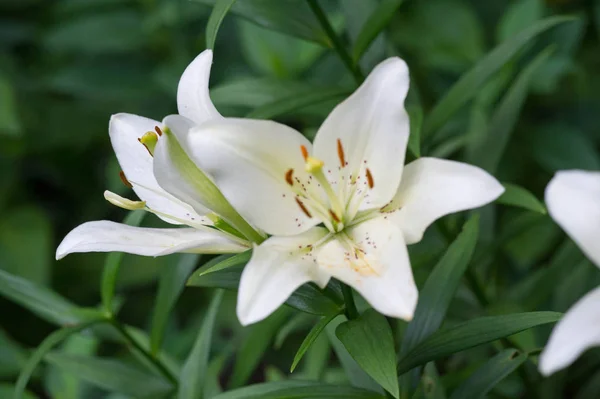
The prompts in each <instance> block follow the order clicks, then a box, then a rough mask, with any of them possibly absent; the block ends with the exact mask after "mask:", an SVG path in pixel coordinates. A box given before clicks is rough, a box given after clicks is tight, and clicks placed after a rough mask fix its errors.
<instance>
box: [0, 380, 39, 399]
mask: <svg viewBox="0 0 600 399" xmlns="http://www.w3.org/2000/svg"><path fill="white" fill-rule="evenodd" d="M16 389H17V388H16V387H15V386H13V385H11V384H7V383H0V398H6V399H11V398H14V397H15V391H16ZM21 398H23V399H38V397H37V396H35V395H34V394H32V393H31V392H28V391H25V392H23V393H22V394H21Z"/></svg>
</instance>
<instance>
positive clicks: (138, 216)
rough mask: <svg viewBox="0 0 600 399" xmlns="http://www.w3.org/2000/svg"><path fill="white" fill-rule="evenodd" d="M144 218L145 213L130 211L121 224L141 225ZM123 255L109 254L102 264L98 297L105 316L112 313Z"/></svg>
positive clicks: (117, 253)
mask: <svg viewBox="0 0 600 399" xmlns="http://www.w3.org/2000/svg"><path fill="white" fill-rule="evenodd" d="M144 216H146V211H143V210H139V211H131V212H129V213H128V214H127V216H126V217H125V219H124V220H123V223H125V224H127V225H129V226H139V225H140V224H141V223H142V220H144ZM123 255H124V254H123V253H122V252H111V253H109V254H108V255H107V256H106V261H105V262H104V270H103V272H102V285H101V288H100V291H101V292H100V295H101V296H102V305H103V307H104V311H105V312H106V313H107V314H112V312H113V299H114V296H115V287H116V285H117V275H118V274H119V269H120V268H121V262H122V260H123Z"/></svg>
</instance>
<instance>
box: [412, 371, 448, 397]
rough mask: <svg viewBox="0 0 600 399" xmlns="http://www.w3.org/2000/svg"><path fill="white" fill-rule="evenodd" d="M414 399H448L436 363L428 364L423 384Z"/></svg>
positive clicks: (422, 378) (422, 379)
mask: <svg viewBox="0 0 600 399" xmlns="http://www.w3.org/2000/svg"><path fill="white" fill-rule="evenodd" d="M413 399H446V392H445V391H444V384H443V383H442V381H441V380H440V375H439V373H438V371H437V368H436V367H435V363H433V362H431V363H427V364H426V365H425V368H424V370H423V375H422V376H421V383H420V384H419V388H418V389H417V392H416V393H415V394H414V395H413Z"/></svg>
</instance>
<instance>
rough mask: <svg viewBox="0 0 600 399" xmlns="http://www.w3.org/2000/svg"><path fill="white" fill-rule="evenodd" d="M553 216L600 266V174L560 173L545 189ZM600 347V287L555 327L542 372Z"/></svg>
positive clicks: (542, 361)
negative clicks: (590, 349)
mask: <svg viewBox="0 0 600 399" xmlns="http://www.w3.org/2000/svg"><path fill="white" fill-rule="evenodd" d="M546 204H547V206H548V212H549V213H550V216H551V217H552V218H553V219H554V220H555V221H556V223H558V225H559V226H560V227H562V228H563V230H564V231H565V232H566V233H567V234H568V235H569V237H571V238H572V239H573V241H575V242H576V243H577V245H579V247H580V248H581V250H582V251H583V252H584V253H585V255H586V256H587V257H588V258H589V259H590V260H591V261H592V262H593V263H594V264H595V265H596V266H599V267H600V245H598V240H599V239H600V173H599V172H586V171H580V170H571V171H561V172H558V173H557V174H556V176H555V177H554V178H553V179H552V181H550V183H549V184H548V187H547V188H546ZM598 345H600V287H598V288H596V289H594V290H592V291H591V292H590V293H588V294H587V295H585V296H584V297H583V298H581V299H580V300H579V301H578V302H577V303H576V304H575V305H573V307H571V309H569V311H568V312H567V313H566V314H565V316H564V317H563V319H562V320H561V321H560V322H559V323H558V324H557V325H556V327H555V328H554V330H553V331H552V335H551V336H550V340H549V341H548V344H547V345H546V348H545V349H544V351H543V352H542V354H541V356H540V364H539V367H540V371H541V373H542V374H544V375H550V374H552V373H554V372H556V371H558V370H560V369H563V368H565V367H567V366H569V365H570V364H571V363H573V362H574V361H575V360H576V359H577V358H578V357H579V355H581V354H582V353H583V352H584V351H585V350H587V349H588V348H591V347H593V346H598Z"/></svg>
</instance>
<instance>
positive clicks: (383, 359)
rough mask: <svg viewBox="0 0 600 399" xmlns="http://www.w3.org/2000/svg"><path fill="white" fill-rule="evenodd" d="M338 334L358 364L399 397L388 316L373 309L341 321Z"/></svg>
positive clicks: (394, 355)
mask: <svg viewBox="0 0 600 399" xmlns="http://www.w3.org/2000/svg"><path fill="white" fill-rule="evenodd" d="M336 335H337V337H338V338H339V339H340V341H342V343H343V344H344V346H345V347H346V349H347V350H348V353H350V355H351V356H352V358H353V359H354V360H356V363H358V364H359V365H360V367H361V368H362V369H363V370H364V371H366V372H367V374H369V375H370V376H371V377H372V378H373V379H374V380H375V381H377V383H378V384H380V385H381V386H382V387H383V388H384V389H385V390H386V391H388V392H390V393H391V394H392V395H393V396H394V397H395V398H398V397H399V389H398V377H397V375H396V350H395V349H394V336H393V334H392V329H391V328H390V325H389V323H388V321H387V320H386V318H385V317H384V316H382V315H381V314H379V313H377V312H376V311H375V310H373V309H369V310H367V311H365V312H364V313H363V314H361V315H360V316H359V317H358V318H357V319H356V320H349V321H347V322H345V323H342V324H340V325H339V326H338V327H337V329H336Z"/></svg>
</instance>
